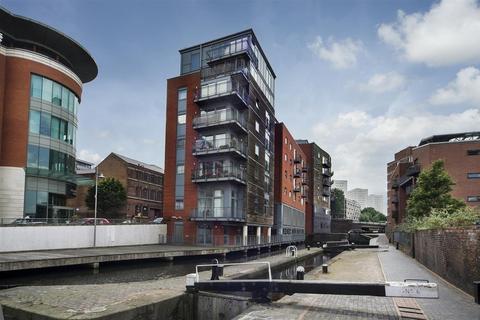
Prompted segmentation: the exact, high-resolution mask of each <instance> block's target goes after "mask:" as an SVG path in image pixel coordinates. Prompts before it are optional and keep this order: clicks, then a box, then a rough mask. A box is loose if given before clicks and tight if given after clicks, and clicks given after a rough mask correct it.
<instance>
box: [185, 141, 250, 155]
mask: <svg viewBox="0 0 480 320" xmlns="http://www.w3.org/2000/svg"><path fill="white" fill-rule="evenodd" d="M246 150H247V145H246V143H244V142H241V141H240V140H238V139H237V138H225V139H216V140H214V141H208V140H205V139H199V140H197V141H195V146H194V147H193V154H194V155H201V154H212V153H219V152H226V151H236V152H238V153H240V154H241V155H243V156H246Z"/></svg>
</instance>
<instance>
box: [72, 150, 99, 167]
mask: <svg viewBox="0 0 480 320" xmlns="http://www.w3.org/2000/svg"><path fill="white" fill-rule="evenodd" d="M77 158H78V159H80V160H85V161H88V162H92V163H94V164H97V163H99V162H100V161H102V160H103V158H102V156H100V155H99V154H98V153H95V152H92V151H90V150H86V149H82V150H80V151H79V152H78V153H77Z"/></svg>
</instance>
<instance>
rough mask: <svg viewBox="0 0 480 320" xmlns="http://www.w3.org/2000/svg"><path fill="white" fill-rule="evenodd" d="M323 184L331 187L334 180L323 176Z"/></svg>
mask: <svg viewBox="0 0 480 320" xmlns="http://www.w3.org/2000/svg"><path fill="white" fill-rule="evenodd" d="M322 185H324V186H325V187H330V186H331V185H332V182H331V181H330V178H323V179H322Z"/></svg>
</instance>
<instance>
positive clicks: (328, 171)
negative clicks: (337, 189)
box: [322, 170, 333, 177]
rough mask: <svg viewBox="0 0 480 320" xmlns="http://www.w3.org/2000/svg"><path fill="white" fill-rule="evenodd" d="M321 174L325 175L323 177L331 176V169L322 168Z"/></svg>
mask: <svg viewBox="0 0 480 320" xmlns="http://www.w3.org/2000/svg"><path fill="white" fill-rule="evenodd" d="M322 175H323V176H325V177H331V176H333V171H330V170H323V171H322Z"/></svg>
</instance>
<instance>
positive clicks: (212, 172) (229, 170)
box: [192, 166, 246, 181]
mask: <svg viewBox="0 0 480 320" xmlns="http://www.w3.org/2000/svg"><path fill="white" fill-rule="evenodd" d="M245 172H246V169H245V168H240V167H239V166H223V167H220V168H211V169H205V168H204V169H196V170H194V171H193V173H192V178H193V179H205V180H206V179H218V178H236V179H239V180H241V181H246V177H245V175H246V174H245Z"/></svg>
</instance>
